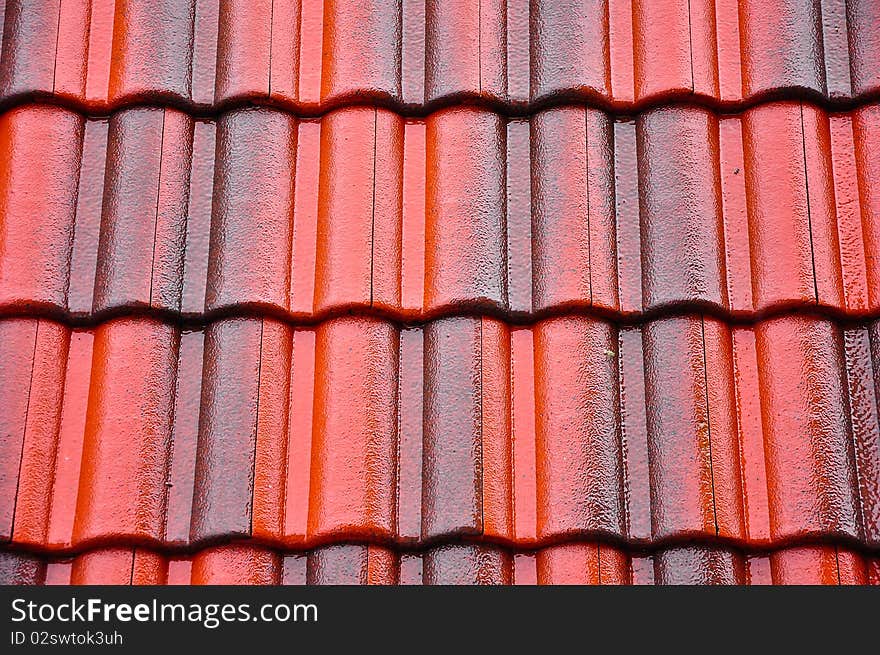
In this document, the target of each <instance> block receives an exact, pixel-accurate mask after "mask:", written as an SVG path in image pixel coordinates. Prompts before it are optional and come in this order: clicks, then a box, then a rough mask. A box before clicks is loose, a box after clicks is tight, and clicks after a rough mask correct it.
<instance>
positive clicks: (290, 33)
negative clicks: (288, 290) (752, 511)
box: [0, 0, 880, 113]
mask: <svg viewBox="0 0 880 655" xmlns="http://www.w3.org/2000/svg"><path fill="white" fill-rule="evenodd" d="M41 2H43V3H44V6H43V7H42V8H41V10H40V11H33V10H30V11H28V10H27V8H26V7H27V5H26V3H24V2H22V1H21V0H9V2H8V3H7V7H6V14H5V19H6V29H5V30H4V34H3V43H2V61H0V102H3V103H5V104H11V103H18V102H21V101H22V100H25V99H28V98H33V97H40V98H45V97H51V98H56V99H58V100H60V101H62V102H64V103H66V104H69V105H70V106H74V107H77V108H79V109H82V110H84V111H88V112H90V113H101V112H104V113H106V112H107V111H109V110H113V109H118V108H120V107H122V106H125V105H130V104H133V103H138V102H143V101H144V100H148V101H155V100H156V99H161V100H162V101H165V102H170V103H173V104H175V105H177V106H180V107H186V108H189V109H191V110H194V111H199V112H213V111H216V110H217V109H218V108H219V107H221V106H229V105H230V104H240V103H244V102H259V103H266V104H272V105H277V106H283V107H285V108H287V109H290V110H293V111H296V112H304V113H315V112H323V111H326V110H327V109H329V108H331V107H336V106H340V105H343V104H345V103H347V102H350V101H351V100H352V99H357V100H364V99H369V100H371V101H375V102H379V103H382V104H384V105H387V106H390V107H394V108H398V109H406V110H416V111H425V110H427V109H428V108H435V107H437V106H440V105H446V104H451V103H455V102H458V101H459V100H461V99H465V98H466V99H469V100H478V101H481V102H485V103H489V104H491V105H492V106H496V107H499V108H501V107H504V108H506V109H507V110H510V111H520V112H521V111H524V110H526V109H528V108H531V107H533V106H535V105H536V104H547V103H553V102H558V101H571V100H575V99H577V100H585V101H588V102H590V103H593V104H598V105H600V106H603V107H606V108H610V109H613V110H615V111H633V110H636V109H641V108H644V107H646V106H649V105H653V104H657V103H660V102H667V101H670V100H675V99H688V100H695V101H698V102H701V103H705V104H708V105H711V106H713V107H724V108H726V109H731V108H736V107H742V106H744V105H747V104H754V103H755V102H758V101H761V100H764V99H766V98H768V97H777V98H778V97H780V96H792V95H797V96H806V97H810V98H813V99H820V98H821V99H826V100H828V101H830V102H840V103H848V102H853V101H856V100H863V99H867V98H876V97H877V96H878V93H880V37H878V34H880V10H878V8H877V5H876V3H875V2H874V0H849V1H848V2H846V3H841V2H836V1H830V0H821V1H820V0H779V1H777V2H770V3H768V2H766V1H765V0H742V1H741V2H737V0H691V2H687V3H683V2H680V1H679V0H655V1H653V2H650V3H645V2H642V3H639V2H632V0H562V1H560V0H538V1H536V2H532V3H529V0H491V1H490V0H483V1H482V2H479V3H478V2H476V1H471V0H454V1H453V0H444V1H443V2H438V1H434V0H388V1H387V2H381V3H372V2H367V1H366V0H346V1H345V2H343V1H341V0H332V1H331V0H328V1H327V2H323V1H322V0H271V1H270V0H258V1H249V2H244V1H240V0H236V1H234V2H228V3H222V4H221V3H220V2H219V0H158V1H157V2H154V3H151V4H150V6H149V8H147V7H145V6H144V5H143V3H140V4H139V3H137V2H131V1H129V0H116V1H114V0H93V1H92V2H90V3H86V2H74V1H66V0H65V1H64V2H60V3H58V2H54V1H51V2H50V1H49V0H41Z"/></svg>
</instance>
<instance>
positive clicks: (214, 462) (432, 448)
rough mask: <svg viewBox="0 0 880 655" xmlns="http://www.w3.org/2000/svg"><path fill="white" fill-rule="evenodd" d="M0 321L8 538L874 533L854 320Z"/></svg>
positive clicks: (39, 543) (779, 539) (863, 349)
mask: <svg viewBox="0 0 880 655" xmlns="http://www.w3.org/2000/svg"><path fill="white" fill-rule="evenodd" d="M0 325H2V329H3V333H4V334H5V335H6V337H5V338H4V339H3V340H2V343H0V348H2V349H3V353H4V357H3V360H4V361H8V362H10V365H7V366H5V367H4V369H3V371H4V373H3V375H4V388H6V389H7V391H6V392H5V394H6V396H7V398H6V399H5V400H4V402H5V403H6V404H7V406H8V407H10V408H13V410H14V411H13V412H10V414H9V417H8V418H7V419H6V422H7V426H6V428H4V429H5V433H6V434H7V435H9V436H8V437H7V439H6V440H5V441H4V448H5V449H7V451H8V454H9V456H8V457H7V458H6V459H5V461H7V462H8V466H7V467H6V468H5V469H4V471H3V474H4V478H3V479H4V484H5V485H6V486H7V487H8V489H9V490H10V493H9V494H7V496H6V497H7V498H9V499H11V498H14V497H15V496H14V494H12V493H11V491H13V490H16V489H17V490H18V491H17V494H18V502H17V504H16V505H9V506H8V507H7V508H6V509H5V510H4V511H5V512H6V515H7V519H6V528H5V532H6V535H5V536H6V539H7V540H11V541H12V542H13V543H14V544H16V545H20V546H26V547H29V548H38V549H40V550H43V549H51V550H56V551H63V552H69V551H71V549H73V550H81V549H82V548H84V547H87V546H88V545H89V544H92V543H107V542H108V541H113V542H115V543H120V542H123V543H125V542H127V543H132V544H140V543H150V544H153V545H155V546H162V547H171V546H178V545H180V546H183V545H190V544H191V545H202V544H205V543H208V542H212V541H214V540H217V539H221V538H229V537H231V536H239V537H251V536H254V537H259V538H260V540H261V541H264V542H269V543H273V544H275V545H277V546H279V547H281V546H285V547H293V546H297V547H301V546H306V547H308V546H311V545H315V544H319V543H326V542H328V541H348V540H351V539H353V538H355V537H356V538H357V539H363V540H375V541H376V542H377V543H388V542H393V543H399V544H401V545H402V544H412V543H427V542H434V541H436V540H439V539H446V538H449V537H452V536H453V535H471V536H479V537H486V538H491V539H492V540H494V541H497V542H502V543H506V544H510V545H515V546H517V547H523V546H528V547H532V546H535V545H544V544H548V543H552V542H555V541H558V540H559V539H562V538H574V537H580V536H584V535H594V536H602V537H603V538H609V539H612V540H623V541H624V542H628V543H632V544H655V543H667V542H670V541H676V540H681V539H685V538H696V539H698V540H709V541H711V540H713V539H715V538H716V537H718V538H722V539H724V540H725V541H732V542H734V543H736V544H739V546H740V547H743V548H746V547H747V548H765V547H768V546H773V545H779V544H783V543H787V542H791V541H792V540H802V539H812V538H835V539H841V540H843V541H845V542H847V543H860V544H862V545H863V546H864V547H870V548H873V547H876V545H877V543H878V535H880V527H878V525H877V511H876V510H877V502H876V501H877V493H876V489H877V485H878V475H880V468H878V462H880V454H878V453H880V450H878V440H877V433H878V428H877V420H876V402H877V400H876V391H875V390H876V384H875V380H874V379H873V378H874V369H875V367H876V364H875V362H876V359H875V356H874V353H873V351H872V348H873V345H874V341H875V339H876V337H875V336H873V333H874V331H875V330H876V326H874V325H873V324H869V325H864V326H853V327H848V328H841V327H839V326H838V325H837V324H835V323H834V322H832V321H830V320H827V319H821V318H816V317H813V318H811V317H806V316H783V317H778V318H774V319H770V320H767V321H763V322H761V323H758V324H757V325H755V326H754V327H749V326H736V327H730V326H728V325H727V324H725V323H723V322H721V321H718V320H717V319H712V318H710V317H701V316H699V315H697V316H690V317H678V318H662V319H657V320H653V321H649V322H647V323H646V324H645V325H644V326H642V327H625V328H619V327H617V326H615V325H614V324H611V323H607V322H605V321H602V320H598V319H594V318H588V317H561V318H553V319H546V320H544V321H540V322H538V323H537V324H535V325H534V326H533V327H520V328H510V327H509V326H507V325H506V324H504V323H502V322H499V321H497V320H495V319H491V318H482V319H480V318H470V317H458V318H449V319H441V320H436V321H433V322H430V323H428V324H427V325H425V326H424V327H411V328H401V327H398V326H396V325H394V324H393V323H389V322H387V321H384V320H380V319H373V318H362V317H343V318H337V319H331V320H327V321H324V322H322V323H321V324H319V325H318V326H316V327H292V326H290V325H288V324H285V323H281V322H278V321H276V320H274V319H269V318H265V319H248V318H230V319H224V320H219V321H216V322H213V323H211V324H210V325H209V326H208V327H207V328H205V330H204V341H203V340H202V334H201V333H200V332H199V331H196V332H190V331H186V332H181V330H180V329H179V328H177V327H174V326H172V325H169V324H166V323H162V322H158V321H156V320H154V319H149V318H136V317H130V318H115V319H112V320H109V321H107V322H104V323H102V324H101V325H100V326H99V327H98V328H94V329H92V328H86V329H74V330H71V329H70V328H66V327H63V326H62V325H60V324H57V323H55V322H53V321H49V320H45V319H39V320H21V319H8V320H5V321H3V322H2V323H0ZM34 340H35V341H34ZM7 352H8V353H9V356H8V357H7V355H6V353H7ZM22 352H26V353H33V355H32V356H30V357H29V358H28V359H27V360H24V361H18V359H16V357H19V356H20V355H16V354H15V353H22ZM58 352H61V353H68V354H66V356H64V357H60V358H59V357H58V356H57V353H58ZM19 378H21V381H20V382H18V383H16V380H18V379H19ZM64 378H66V382H65V384H64V386H61V380H62V379H64ZM120 385H121V386H120ZM61 390H63V398H61V397H59V394H60V393H62V391H61ZM86 398H88V399H89V400H88V405H86V404H85V402H86ZM304 406H308V407H313V410H314V411H313V413H312V412H304V411H303V407H304ZM532 421H534V430H533V429H532V428H531V422H532ZM353 426H354V427H353ZM353 430H354V431H353ZM110 437H112V438H110ZM196 443H197V446H196ZM80 460H81V461H82V465H81V467H80V464H79V462H80ZM19 461H21V469H20V470H19ZM805 461H806V462H811V466H810V467H809V468H806V467H804V465H803V462H805ZM189 485H192V492H191V493H190V488H189ZM284 489H286V492H285V491H284ZM765 490H766V491H765ZM282 507H283V508H285V509H283V510H282ZM163 517H167V518H163Z"/></svg>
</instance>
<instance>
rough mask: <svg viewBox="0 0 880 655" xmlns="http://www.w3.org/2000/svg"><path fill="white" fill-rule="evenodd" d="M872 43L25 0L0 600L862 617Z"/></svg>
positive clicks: (14, 164)
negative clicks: (734, 596) (623, 600)
mask: <svg viewBox="0 0 880 655" xmlns="http://www.w3.org/2000/svg"><path fill="white" fill-rule="evenodd" d="M876 7H877V5H876V4H875V3H873V2H870V1H869V0H848V2H847V3H839V2H831V1H827V0H822V1H821V2H820V1H819V0H783V1H780V2H772V3H769V2H763V1H761V0H741V1H740V2H739V3H737V2H736V1H735V0H714V2H708V1H705V2H704V1H702V0H691V1H690V2H689V3H681V2H672V1H666V0H657V1H656V2H650V3H633V2H631V0H608V1H607V2H605V1H601V0H565V1H564V2H549V1H547V2H544V1H537V2H536V1H533V2H531V3H529V2H527V1H526V0H505V1H502V0H483V1H482V2H479V3H477V2H466V1H464V0H461V1H459V0H456V1H455V2H432V1H428V2H425V1H423V0H400V1H396V2H395V1H391V2H387V3H378V4H377V3H368V2H361V1H360V0H351V1H349V2H341V1H336V0H332V1H331V0H328V1H326V2H322V1H317V0H303V1H302V2H295V1H293V0H272V1H271V2H270V1H269V0H265V1H260V2H249V3H243V2H228V3H223V4H222V7H221V5H220V3H218V2H217V1H216V0H213V1H212V0H189V1H188V0H162V2H159V3H156V4H155V6H151V7H150V9H149V10H145V9H144V7H143V6H142V5H141V4H139V3H135V2H128V1H125V0H118V1H114V0H92V1H91V2H89V3H84V2H83V3H79V2H68V1H67V0H62V1H61V2H60V3H59V2H54V1H53V2H46V3H45V4H44V6H41V7H40V8H39V10H37V11H34V10H30V9H28V8H26V7H25V6H24V3H22V2H18V1H15V0H10V1H9V2H7V3H6V4H5V6H3V7H2V9H0V11H2V12H3V13H2V16H3V20H4V25H5V28H4V30H3V37H2V39H3V40H2V56H0V543H2V544H3V548H0V582H22V583H30V584H36V583H65V584H66V583H89V582H93V583H123V584H128V583H168V584H178V583H190V582H192V583H221V582H227V583H233V582H236V583H254V584H268V583H272V584H280V583H285V584H290V583H304V582H308V583H340V582H351V583H368V582H369V583H377V582H378V583H401V584H413V583H422V582H424V583H517V584H522V583H535V582H540V583H586V582H590V583H594V582H601V583H635V584H644V583H722V582H723V583H753V584H756V583H814V582H816V583H817V582H822V583H826V582H827V583H845V584H846V583H859V584H862V583H868V582H871V583H880V418H878V396H880V350H878V347H880V346H878V344H880V332H878V330H880V323H878V321H880V227H878V226H880V155H878V154H877V148H875V147H872V146H873V144H874V143H876V142H878V140H880V39H878V38H877V36H876V35H877V34H880V11H878V9H876ZM253 105H257V106H253Z"/></svg>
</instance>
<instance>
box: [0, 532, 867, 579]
mask: <svg viewBox="0 0 880 655" xmlns="http://www.w3.org/2000/svg"><path fill="white" fill-rule="evenodd" d="M0 582H4V583H17V584H47V585H59V584H61V585H67V584H97V583H100V584H116V585H129V584H131V585H166V584H167V585H189V584H195V585H212V584H253V585H303V584H310V585H326V584H331V585H339V584H345V585H364V584H374V585H375V584H380V585H423V584H424V585H436V584H446V585H449V584H484V585H485V584H489V585H491V584H508V585H509V584H517V585H535V584H556V585H573V584H576V585H586V584H588V585H596V584H604V585H653V584H657V585H668V584H740V585H743V584H751V585H768V584H813V585H818V584H826V585H859V584H862V585H863V584H880V560H878V559H877V558H876V557H874V558H871V557H865V556H862V555H859V554H857V553H855V552H853V551H850V550H846V549H843V548H837V547H834V546H802V547H793V548H785V549H782V550H779V551H776V552H774V553H772V554H770V555H764V556H751V557H747V556H745V555H743V554H742V553H739V552H737V551H735V550H730V549H726V548H721V547H706V546H677V547H676V546H670V547H668V548H664V549H662V550H660V551H657V552H655V553H653V554H645V553H640V554H634V555H629V554H627V553H626V552H624V551H622V550H621V549H619V548H615V547H613V546H607V545H602V544H596V543H587V542H584V543H572V544H562V545H557V546H549V547H547V548H544V549H541V550H538V551H531V552H513V551H508V550H505V549H503V548H499V547H497V546H478V545H445V546H435V547H433V548H429V549H427V550H424V551H396V550H390V549H388V548H382V547H380V546H366V545H335V546H324V547H322V548H317V549H315V550H312V551H308V552H299V553H287V554H285V553H283V552H277V551H272V550H269V549H267V548H262V547H256V546H242V545H233V544H229V545H224V546H214V547H211V548H207V549H205V550H202V551H199V552H198V553H196V554H194V555H185V556H175V555H162V554H158V553H156V552H153V551H149V550H146V549H142V548H104V549H97V550H91V551H87V552H84V553H81V554H79V555H77V556H76V557H70V558H66V559H57V558H48V557H41V556H33V555H23V554H18V553H9V552H7V553H0Z"/></svg>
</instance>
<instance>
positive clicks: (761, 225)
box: [0, 102, 880, 322]
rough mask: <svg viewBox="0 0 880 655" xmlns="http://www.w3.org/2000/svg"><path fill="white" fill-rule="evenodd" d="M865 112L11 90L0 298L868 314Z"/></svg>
mask: <svg viewBox="0 0 880 655" xmlns="http://www.w3.org/2000/svg"><path fill="white" fill-rule="evenodd" d="M878 116H880V114H878V112H877V107H876V106H867V107H865V108H863V109H862V110H859V111H858V112H853V113H844V114H832V115H830V116H829V115H828V114H827V113H826V112H825V111H824V110H821V109H818V108H816V107H814V106H812V105H808V104H803V103H797V102H781V103H769V104H764V105H761V106H759V107H756V108H754V109H750V110H748V111H746V112H745V113H743V114H742V115H735V116H726V117H721V118H718V117H717V116H716V115H714V114H712V113H710V112H708V111H707V110H705V109H701V108H696V107H689V108H688V107H674V108H662V109H654V110H651V111H648V112H646V113H643V114H642V115H640V116H639V117H638V119H637V120H636V121H635V122H627V121H620V120H614V119H613V118H612V117H610V116H608V115H607V114H604V113H602V112H599V111H596V110H584V109H583V108H562V109H550V110H546V111H544V112H540V113H538V114H537V115H536V116H535V117H533V118H532V119H531V120H530V121H527V122H526V123H530V125H527V124H526V123H524V122H520V121H519V120H512V121H508V120H507V119H504V118H502V117H500V116H499V115H497V114H494V113H492V112H488V111H485V110H480V109H475V108H467V107H459V108H451V109H446V110H443V111H440V112H436V113H434V114H432V115H431V116H430V117H429V118H428V119H427V120H426V121H425V122H413V121H404V120H403V119H401V118H400V117H399V116H397V115H396V114H393V113H391V112H388V111H387V110H381V109H375V110H374V109H367V108H349V109H342V110H338V111H336V112H331V113H330V114H328V115H327V116H326V117H324V118H323V119H321V120H320V121H316V122H312V121H297V120H296V119H294V118H292V117H291V116H289V115H288V114H285V113H283V112H279V111H277V110H271V109H243V110H237V111H232V112H229V113H225V114H223V115H222V116H221V118H220V119H219V121H217V122H216V123H213V122H210V121H208V122H203V121H200V120H196V121H194V120H193V119H192V118H190V117H189V116H187V115H186V114H182V113H180V112H178V111H176V110H173V109H166V110H161V109H151V108H140V109H131V110H125V111H122V112H119V113H116V114H114V115H113V116H112V117H111V119H110V121H109V125H108V124H107V123H105V122H102V121H95V120H85V119H83V118H81V117H79V116H78V115H76V114H73V113H71V112H69V111H67V110H64V109H60V108H56V107H47V106H37V105H31V106H27V107H21V108H18V109H15V110H13V111H10V112H7V113H5V114H3V116H2V118H0V135H2V139H0V148H2V149H3V151H5V152H6V153H7V154H8V156H7V157H6V158H4V162H5V168H4V171H5V172H3V175H2V177H0V180H2V184H0V206H2V207H3V208H4V210H5V213H4V215H5V216H6V217H7V218H6V220H4V222H3V224H2V228H3V230H4V234H5V242H6V243H7V244H8V245H7V247H6V248H5V249H4V250H3V251H2V252H0V311H2V312H3V313H5V314H13V315H15V314H17V315H22V314H27V313H31V312H35V311H38V312H41V313H43V314H44V315H47V316H54V317H59V318H60V317H65V316H72V317H74V318H76V319H78V320H83V319H84V320H92V319H93V318H97V317H101V316H106V315H112V314H116V313H119V312H121V311H124V310H131V309H135V308H137V309H139V310H141V311H144V310H146V311H154V312H155V313H157V314H158V315H162V316H164V315H168V314H174V315H176V314H182V315H183V316H184V317H190V318H195V319H197V320H201V319H203V317H204V315H205V314H206V313H207V314H215V313H218V312H219V313H224V312H226V313H228V312H232V311H243V310H246V311H252V310H256V309H260V310H261V311H271V312H272V313H273V314H276V315H287V316H289V317H290V318H292V319H295V320H305V321H307V322H310V321H314V320H316V319H319V318H322V317H325V316H328V315H336V314H339V313H341V312H345V311H350V310H355V309H359V310H370V311H375V312H376V313H377V315H382V316H391V317H394V318H396V319H398V320H413V319H423V318H430V317H435V316H438V315H449V314H454V313H456V312H460V311H480V312H489V313H494V314H500V315H503V316H509V317H511V318H512V317H523V316H529V315H531V316H539V315H545V314H547V313H552V312H558V311H573V310H576V311H584V310H590V311H594V312H596V313H599V314H601V315H607V316H609V317H621V318H637V317H639V316H641V315H643V314H645V313H647V314H651V315H655V314H657V313H658V312H660V311H661V310H664V309H669V308H676V309H696V308H698V307H699V308H708V309H711V310H712V311H713V313H719V314H720V315H722V316H731V317H738V318H744V319H753V318H756V317H760V316H762V315H764V314H766V313H768V312H771V313H772V312H779V311H782V310H785V309H788V308H793V307H798V308H809V307H813V306H815V305H817V304H818V305H819V306H820V307H821V308H823V309H824V310H827V312H828V313H829V315H832V316H840V315H843V316H847V317H851V318H856V317H862V316H866V315H869V316H870V315H876V314H877V312H878V310H880V305H878V298H880V296H878V293H877V292H876V290H875V286H876V285H877V276H878V273H877V266H876V260H877V257H876V256H875V254H874V250H875V249H876V248H875V241H876V239H877V235H875V234H874V233H873V232H874V231H873V227H872V226H873V225H874V224H875V223H876V221H875V220H874V219H873V216H874V214H876V213H877V211H880V210H878V209H877V208H876V207H875V205H876V204H877V202H876V201H875V196H877V191H876V189H875V187H876V186H877V185H876V183H875V182H874V180H875V178H876V177H877V176H876V174H875V170H874V169H875V168H876V164H875V162H874V160H875V159H876V156H875V154H874V153H873V152H872V151H871V150H870V148H869V147H868V143H869V142H870V140H871V135H872V134H873V132H874V131H875V130H876V125H880V123H878ZM526 129H528V130H529V133H530V134H531V135H532V139H533V140H532V141H528V140H527V137H526V136H525V132H524V130H526ZM104 130H106V131H107V132H106V133H107V137H106V151H105V152H102V150H103V149H104V147H105V145H104V144H105V141H104ZM135 134H136V135H137V137H136V138H135ZM215 141H216V151H214V147H215ZM80 144H82V145H80ZM532 144H533V145H532ZM318 153H320V154H318ZM522 157H526V161H528V162H530V167H529V169H528V172H527V171H526V168H525V166H524V165H523V164H522V163H521V162H522V159H521V158H522ZM37 160H39V161H41V162H42V166H43V168H42V169H41V170H43V171H44V174H41V175H40V176H38V177H36V178H35V177H34V176H33V174H32V173H29V172H28V171H31V170H35V169H32V168H31V167H30V164H31V163H33V162H34V161H37ZM102 165H103V166H104V169H105V171H106V172H105V173H102V172H101V169H102ZM526 175H528V177H527V178H526ZM95 176H98V178H103V184H102V185H101V183H99V182H97V181H96V180H95ZM77 180H79V182H77ZM524 184H528V186H529V189H530V191H529V192H528V194H527V195H523V191H522V188H521V187H522V185H524ZM33 189H39V193H32V192H31V191H32V190H33ZM99 194H101V195H99ZM212 197H213V203H211V204H209V202H210V201H211V198H212ZM99 198H102V200H99ZM612 198H614V201H615V205H614V206H612V205H611V202H612ZM255 199H256V200H255ZM99 204H100V206H99ZM74 208H75V211H74ZM99 212H100V219H99V218H98V216H99ZM527 212H528V213H527ZM145 216H146V217H147V220H143V217H145ZM673 216H674V217H675V220H673V218H672V217H673ZM524 265H525V266H524ZM529 269H530V270H529ZM529 277H530V278H531V279H529ZM90 301H91V305H89V302H90Z"/></svg>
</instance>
